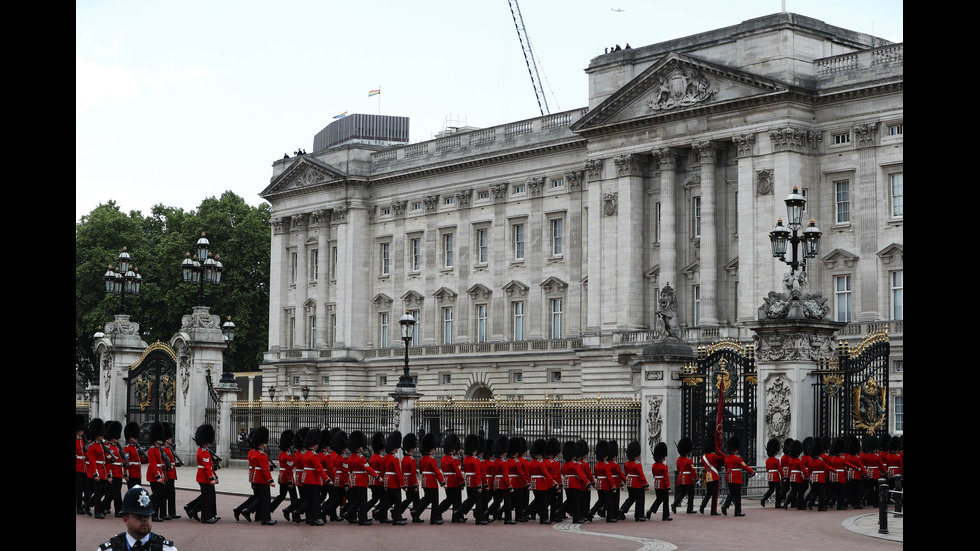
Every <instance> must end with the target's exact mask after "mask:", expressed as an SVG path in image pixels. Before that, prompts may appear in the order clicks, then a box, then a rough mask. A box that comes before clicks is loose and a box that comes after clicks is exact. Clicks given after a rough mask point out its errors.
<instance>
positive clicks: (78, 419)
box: [75, 413, 85, 432]
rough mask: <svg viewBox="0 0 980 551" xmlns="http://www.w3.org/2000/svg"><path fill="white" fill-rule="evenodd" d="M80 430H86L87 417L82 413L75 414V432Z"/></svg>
mask: <svg viewBox="0 0 980 551" xmlns="http://www.w3.org/2000/svg"><path fill="white" fill-rule="evenodd" d="M80 430H85V415H83V414H81V413H76V414H75V432H78V431H80Z"/></svg>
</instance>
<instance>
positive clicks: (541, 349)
mask: <svg viewBox="0 0 980 551" xmlns="http://www.w3.org/2000/svg"><path fill="white" fill-rule="evenodd" d="M586 73H587V74H588V79H589V105H588V106H587V107H583V108H579V109H574V110H570V111H565V112H561V113H555V114H550V115H547V116H542V117H539V118H533V119H529V120H522V121H516V122H511V123H507V124H502V125H500V126H494V127H488V128H461V129H453V130H450V131H445V132H443V133H442V134H441V135H440V136H439V137H437V138H436V139H433V140H429V141H424V142H418V143H414V144H408V143H399V142H398V139H397V138H395V137H393V136H394V135H391V136H387V138H388V139H385V136H386V135H383V134H384V132H383V129H382V128H381V127H383V126H384V124H380V123H383V122H384V120H383V119H385V117H380V119H378V118H375V119H372V124H373V125H375V126H377V127H378V129H381V130H378V129H375V130H378V131H375V132H373V133H372V132H361V133H360V134H359V133H357V132H351V133H350V136H349V138H347V139H345V140H343V141H341V143H338V144H332V145H326V144H327V143H328V142H326V141H323V140H319V141H318V142H317V143H318V144H323V145H320V146H315V147H314V150H313V151H312V152H310V153H308V154H299V155H294V156H293V157H288V158H283V159H280V160H277V161H275V162H274V163H273V165H272V167H273V174H272V178H271V182H270V184H269V185H268V187H267V188H266V189H265V190H263V191H262V192H261V194H260V195H261V197H262V198H263V199H265V200H267V201H268V202H269V203H270V204H271V205H272V212H273V227H272V262H271V281H270V286H271V287H270V291H271V292H270V294H271V299H270V308H269V315H270V323H269V348H268V352H267V353H266V355H265V358H264V363H263V365H262V372H263V387H264V391H263V394H265V393H266V391H267V390H268V389H269V388H271V387H275V388H276V399H290V398H299V397H300V395H301V392H302V393H305V396H306V398H308V399H324V398H326V399H359V398H361V397H363V398H365V399H384V398H386V397H387V396H388V395H389V393H391V392H392V391H393V390H394V389H395V384H396V383H397V381H398V378H399V376H400V375H401V373H402V368H403V362H404V353H405V352H404V351H405V344H404V343H403V341H402V339H401V335H400V328H399V323H398V322H399V319H400V318H401V317H402V316H403V315H404V314H405V313H406V312H407V313H410V314H412V315H413V317H414V318H415V319H417V320H418V323H417V325H416V326H415V328H414V330H413V334H412V337H411V342H410V343H409V352H410V357H411V373H412V375H413V376H415V377H417V385H418V390H419V392H420V393H422V394H423V395H425V396H430V397H436V398H447V397H455V398H456V399H463V398H475V399H481V398H491V397H507V398H517V399H521V398H543V397H545V396H550V397H563V398H568V397H581V396H597V395H601V396H603V397H605V396H609V397H617V396H619V397H629V396H638V395H639V393H640V392H641V390H642V389H643V388H644V387H645V386H647V385H649V384H651V381H653V380H659V382H658V383H657V384H660V385H665V386H670V385H674V386H677V385H679V383H678V382H677V380H676V379H677V378H676V374H673V375H672V374H671V373H667V374H666V375H663V374H661V375H651V374H649V373H646V372H644V367H643V365H642V364H637V363H635V362H631V361H629V358H630V357H633V356H635V355H637V354H640V353H641V351H642V349H643V347H644V346H646V345H647V344H648V343H650V342H653V341H655V340H657V339H658V338H659V337H661V336H662V335H663V332H664V328H663V327H658V322H657V316H656V315H655V314H656V312H657V310H658V303H659V298H660V296H661V293H662V292H663V290H664V289H666V288H667V287H670V289H672V291H673V293H674V294H675V295H676V299H677V310H676V312H677V321H678V325H679V327H680V330H681V332H682V338H683V340H684V341H685V342H687V343H689V344H690V345H691V346H692V347H696V346H697V345H698V344H706V343H711V342H714V341H716V340H718V339H723V338H728V339H734V340H736V341H739V342H751V341H752V339H753V335H752V332H751V331H749V330H748V329H747V328H746V326H745V323H746V322H751V321H753V320H756V319H757V316H758V311H759V308H760V306H762V305H763V303H764V298H765V297H766V296H767V294H768V293H769V292H770V291H773V290H779V289H780V286H781V285H782V281H783V275H784V273H785V272H786V271H787V268H786V266H785V265H783V264H782V263H780V262H778V261H777V260H776V259H774V258H773V255H772V251H771V247H770V243H769V238H768V234H769V231H770V230H771V229H772V228H773V226H774V225H776V223H777V220H778V219H779V218H780V217H783V216H785V205H784V199H785V198H786V197H787V195H789V194H790V193H791V192H792V190H793V188H794V186H796V187H797V188H798V189H799V192H800V193H801V194H802V195H803V196H804V197H805V198H806V200H807V203H806V213H805V216H806V218H807V219H810V218H812V219H813V220H814V221H815V222H816V225H817V226H819V228H820V229H821V231H822V233H823V237H822V240H821V242H820V252H819V255H818V256H817V257H816V258H814V259H812V260H810V261H809V263H808V264H807V267H806V270H807V273H808V277H809V285H810V288H811V289H817V290H819V291H820V292H821V293H822V294H823V296H824V297H827V299H828V301H827V304H828V305H830V307H831V311H830V314H829V317H830V319H832V320H835V321H843V322H847V325H846V326H845V327H844V329H842V330H841V331H840V332H839V333H838V338H839V339H851V340H860V339H861V337H862V336H863V335H864V334H866V333H868V332H869V331H871V330H873V329H877V328H881V327H887V328H888V330H889V338H890V340H891V347H892V348H891V360H890V361H891V363H892V364H893V365H892V369H893V374H892V381H893V383H892V385H891V388H890V392H891V394H892V396H890V404H889V405H890V407H892V408H893V421H892V425H893V426H891V427H889V429H890V430H892V431H897V432H899V433H900V432H901V423H902V419H901V415H896V414H900V413H901V410H902V406H903V403H902V394H901V393H902V386H901V377H902V357H903V352H902V350H903V346H902V342H903V331H902V319H903V312H902V310H903V241H904V239H903V216H904V204H903V197H904V194H903V158H904V157H903V155H904V147H903V107H904V99H903V98H904V96H903V83H904V77H903V45H902V44H893V43H889V42H888V41H886V40H883V39H880V38H876V37H872V36H870V35H867V34H863V33H859V32H855V31H849V30H846V29H842V28H839V27H834V26H831V25H828V24H826V23H824V22H821V21H818V20H815V19H811V18H808V17H804V16H800V15H797V14H791V13H779V14H775V15H770V16H766V17H760V18H757V19H752V20H748V21H744V22H742V23H740V24H738V25H734V26H731V27H727V28H723V29H717V30H713V31H708V32H704V33H701V34H697V35H693V36H688V37H684V38H679V39H675V40H670V41H668V42H663V43H659V44H653V45H649V46H643V47H633V48H628V49H623V50H617V51H613V52H609V53H606V54H603V55H599V56H597V57H595V58H593V59H592V60H591V62H590V63H589V65H588V68H587V69H586ZM394 118H396V117H392V119H394ZM365 120H368V119H367V118H365ZM365 124H366V123H365ZM401 141H402V142H407V140H404V139H402V140H401ZM318 147H322V149H319V148H318ZM666 395H667V396H668V400H669V399H670V398H669V397H670V396H672V394H670V392H668V393H667V394H666Z"/></svg>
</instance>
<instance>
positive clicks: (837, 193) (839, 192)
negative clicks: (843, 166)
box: [834, 180, 851, 224]
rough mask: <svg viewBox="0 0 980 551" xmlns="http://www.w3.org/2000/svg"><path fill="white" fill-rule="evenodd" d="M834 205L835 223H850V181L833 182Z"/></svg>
mask: <svg viewBox="0 0 980 551" xmlns="http://www.w3.org/2000/svg"><path fill="white" fill-rule="evenodd" d="M834 204H835V205H836V216H835V219H834V220H835V221H836V222H837V223H838V224H843V223H845V222H850V221H851V181H850V180H838V181H836V182H834Z"/></svg>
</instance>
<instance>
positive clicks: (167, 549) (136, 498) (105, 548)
mask: <svg viewBox="0 0 980 551" xmlns="http://www.w3.org/2000/svg"><path fill="white" fill-rule="evenodd" d="M153 515H154V511H153V501H152V499H151V497H150V493H149V492H147V491H146V488H143V487H142V486H133V487H132V488H130V489H129V491H127V492H126V495H125V496H124V497H123V502H122V519H123V523H124V524H125V525H126V531H125V532H120V533H118V534H116V535H115V536H113V537H112V538H110V539H109V541H107V542H105V543H103V544H102V545H100V546H99V547H98V551H112V550H115V551H127V550H132V551H177V548H176V547H175V546H174V542H172V541H170V540H168V539H166V538H164V537H163V536H161V535H160V534H154V533H153V532H151V530H152V529H153V523H152V521H151V517H152V516H153Z"/></svg>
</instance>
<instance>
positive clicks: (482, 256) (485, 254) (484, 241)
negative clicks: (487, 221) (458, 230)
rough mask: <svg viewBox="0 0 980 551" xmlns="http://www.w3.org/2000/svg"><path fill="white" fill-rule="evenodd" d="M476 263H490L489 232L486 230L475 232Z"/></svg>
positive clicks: (481, 229)
mask: <svg viewBox="0 0 980 551" xmlns="http://www.w3.org/2000/svg"><path fill="white" fill-rule="evenodd" d="M476 261H477V262H478V263H480V264H486V263H487V262H489V261H490V230H488V229H486V228H480V229H478V230H476Z"/></svg>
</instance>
